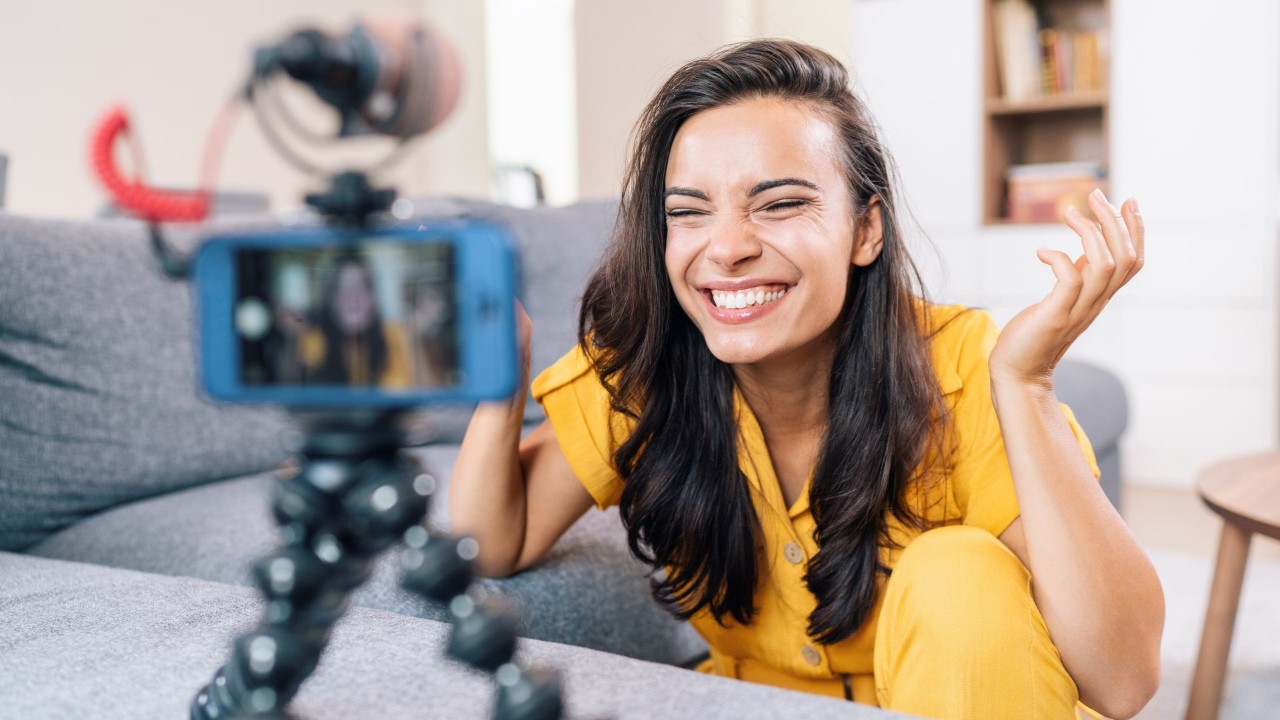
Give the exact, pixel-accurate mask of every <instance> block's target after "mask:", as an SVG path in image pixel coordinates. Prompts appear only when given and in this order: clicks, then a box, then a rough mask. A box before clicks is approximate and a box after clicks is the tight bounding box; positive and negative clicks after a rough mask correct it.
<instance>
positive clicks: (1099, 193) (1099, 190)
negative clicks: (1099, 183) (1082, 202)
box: [1093, 188, 1107, 202]
mask: <svg viewBox="0 0 1280 720" xmlns="http://www.w3.org/2000/svg"><path fill="white" fill-rule="evenodd" d="M1093 194H1094V195H1097V196H1098V199H1099V200H1102V201H1103V202H1106V200H1107V196H1106V195H1105V194H1103V192H1102V188H1094V189H1093Z"/></svg>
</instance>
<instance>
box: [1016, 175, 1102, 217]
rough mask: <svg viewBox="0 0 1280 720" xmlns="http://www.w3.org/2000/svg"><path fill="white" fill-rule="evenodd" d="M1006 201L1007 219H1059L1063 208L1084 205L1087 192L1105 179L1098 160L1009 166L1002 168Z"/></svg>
mask: <svg viewBox="0 0 1280 720" xmlns="http://www.w3.org/2000/svg"><path fill="white" fill-rule="evenodd" d="M1005 180H1006V184H1007V186H1008V202H1007V204H1006V208H1005V218H1006V219H1007V220H1009V221H1011V222H1022V223H1048V222H1059V221H1061V220H1062V218H1063V217H1065V213H1066V211H1067V208H1068V207H1070V206H1072V205H1075V206H1076V207H1077V208H1082V209H1083V208H1086V207H1088V205H1087V199H1088V196H1089V193H1090V192H1092V191H1093V189H1094V188H1096V187H1099V186H1100V185H1102V183H1104V182H1105V181H1106V171H1105V170H1104V168H1103V165H1102V163H1101V162H1096V161H1091V160H1086V161H1080V162H1057V163H1035V164H1028V165H1010V166H1009V167H1008V168H1007V169H1006V170H1005Z"/></svg>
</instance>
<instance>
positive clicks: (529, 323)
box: [513, 300, 533, 409]
mask: <svg viewBox="0 0 1280 720" xmlns="http://www.w3.org/2000/svg"><path fill="white" fill-rule="evenodd" d="M516 353H517V355H516V362H517V363H519V365H518V366H517V368H516V370H517V371H518V372H517V374H516V378H517V380H518V382H517V383H516V398H519V400H520V405H521V408H522V409H523V407H524V397H525V395H527V394H528V392H529V381H530V380H531V378H530V377H529V373H530V366H531V365H532V364H533V320H531V319H529V313H527V312H525V310H524V305H522V304H521V303H520V301H519V300H517V301H516ZM513 399H514V398H513Z"/></svg>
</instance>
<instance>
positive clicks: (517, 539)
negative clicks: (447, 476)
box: [449, 396, 526, 576]
mask: <svg viewBox="0 0 1280 720" xmlns="http://www.w3.org/2000/svg"><path fill="white" fill-rule="evenodd" d="M523 421H524V397H523V396H521V397H520V398H518V399H513V400H511V401H510V402H506V403H484V404H481V405H480V406H479V407H477V408H476V411H475V414H474V415H473V416H472V418H471V424H470V425H468V426H467V433H466V435H465V436H464V437H463V440H462V447H461V448H460V449H459V451H458V458H457V460H456V461H455V463H454V466H453V475H452V479H451V481H450V486H449V517H450V519H451V521H452V530H453V532H454V533H455V534H458V535H470V536H472V537H474V538H476V540H478V541H479V547H480V554H479V556H478V557H477V558H476V569H477V571H478V572H479V573H480V574H481V575H487V576H504V575H509V574H511V572H513V571H514V570H515V569H516V564H517V561H518V560H519V557H520V551H521V548H522V547H523V545H524V534H525V517H526V513H525V505H526V498H525V483H524V474H523V470H522V467H521V463H520V431H521V428H522V426H523Z"/></svg>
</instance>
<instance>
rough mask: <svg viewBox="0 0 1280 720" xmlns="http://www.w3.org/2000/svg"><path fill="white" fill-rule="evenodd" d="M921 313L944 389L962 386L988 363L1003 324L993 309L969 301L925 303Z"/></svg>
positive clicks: (947, 391)
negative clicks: (1000, 323) (968, 302)
mask: <svg viewBox="0 0 1280 720" xmlns="http://www.w3.org/2000/svg"><path fill="white" fill-rule="evenodd" d="M921 315H922V317H921V320H922V321H923V323H924V333H925V337H926V339H927V340H928V343H929V351H930V356H931V357H930V359H931V360H932V361H933V368H934V372H935V373H936V374H937V376H938V382H939V384H940V385H941V387H942V392H943V393H949V392H953V391H956V390H959V389H960V387H961V386H962V385H963V384H964V378H966V377H968V376H971V374H972V373H973V372H974V371H975V370H977V369H978V366H979V365H985V364H986V361H987V357H988V356H989V355H990V354H991V349H992V348H993V347H995V342H996V337H997V336H998V335H999V334H1000V328H999V326H998V325H996V321H995V319H994V318H992V317H991V313H989V312H987V311H986V310H982V309H979V308H972V307H969V306H967V305H934V304H932V303H923V308H922V312H921Z"/></svg>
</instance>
